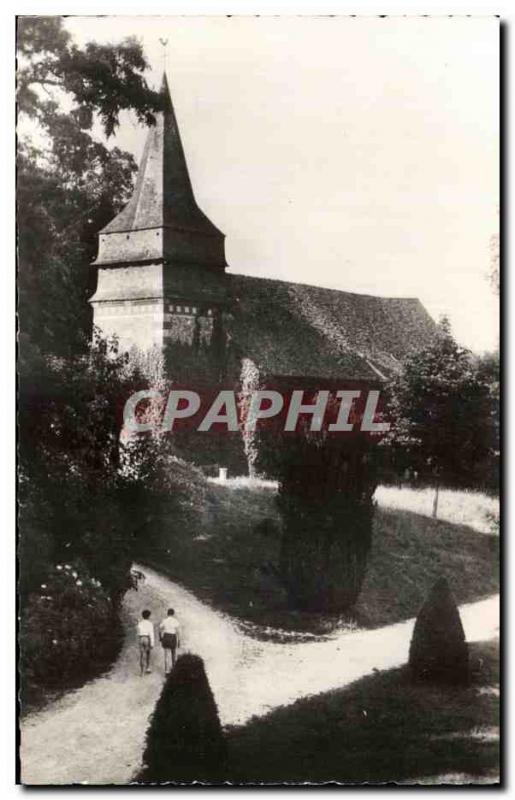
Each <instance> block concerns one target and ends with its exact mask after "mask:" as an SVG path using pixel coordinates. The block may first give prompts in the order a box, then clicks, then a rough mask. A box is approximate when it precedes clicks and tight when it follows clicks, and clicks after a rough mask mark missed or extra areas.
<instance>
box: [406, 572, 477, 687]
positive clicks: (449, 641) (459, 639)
mask: <svg viewBox="0 0 515 800" xmlns="http://www.w3.org/2000/svg"><path fill="white" fill-rule="evenodd" d="M409 669H410V674H411V677H412V679H413V680H414V681H427V682H434V683H447V684H464V683H466V682H467V681H468V674H469V663H468V648H467V643H466V641H465V632H464V630H463V625H462V624H461V618H460V614H459V611H458V608H457V606H456V603H455V601H454V598H453V596H452V593H451V590H450V588H449V584H448V583H447V581H446V579H445V578H440V579H439V580H438V581H437V582H436V583H435V584H434V586H433V588H432V590H431V592H430V594H429V596H428V598H427V600H426V602H425V603H424V605H423V606H422V608H421V610H420V612H419V614H418V617H417V620H416V622H415V628H414V631H413V636H412V639H411V644H410V653H409Z"/></svg>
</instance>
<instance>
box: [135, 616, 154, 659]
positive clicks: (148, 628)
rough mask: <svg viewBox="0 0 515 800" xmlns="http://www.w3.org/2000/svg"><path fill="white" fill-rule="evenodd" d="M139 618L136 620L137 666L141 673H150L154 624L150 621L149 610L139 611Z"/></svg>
mask: <svg viewBox="0 0 515 800" xmlns="http://www.w3.org/2000/svg"><path fill="white" fill-rule="evenodd" d="M141 616H142V617H143V619H141V620H140V621H139V622H138V639H139V666H140V671H141V675H143V672H147V673H150V672H152V670H151V669H150V653H151V650H152V648H153V647H154V626H153V625H152V623H151V622H150V611H148V609H145V611H142V612H141Z"/></svg>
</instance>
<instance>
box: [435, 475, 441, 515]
mask: <svg viewBox="0 0 515 800" xmlns="http://www.w3.org/2000/svg"><path fill="white" fill-rule="evenodd" d="M439 496H440V482H439V481H437V483H436V486H435V496H434V497H433V519H437V517H438V499H439Z"/></svg>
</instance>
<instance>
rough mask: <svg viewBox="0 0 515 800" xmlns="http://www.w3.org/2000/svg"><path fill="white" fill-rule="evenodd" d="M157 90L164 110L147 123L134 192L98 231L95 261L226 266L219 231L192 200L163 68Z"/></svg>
mask: <svg viewBox="0 0 515 800" xmlns="http://www.w3.org/2000/svg"><path fill="white" fill-rule="evenodd" d="M160 91H161V96H162V98H163V110H162V111H160V112H158V113H157V114H156V115H155V117H156V122H155V125H153V126H152V127H150V128H149V131H148V134H147V140H146V143H145V148H144V151H143V156H142V159H141V163H140V167H139V171H138V177H137V181H136V186H135V189H134V193H133V195H132V197H131V199H130V200H129V202H128V203H127V205H126V206H125V207H124V208H123V209H122V211H120V213H119V214H118V215H117V216H116V217H115V218H114V219H113V220H112V221H111V222H110V223H109V224H108V225H106V227H105V228H103V230H102V231H101V232H100V243H99V254H98V259H97V261H96V263H97V264H106V263H124V262H125V263H128V262H132V263H134V261H149V260H155V258H162V259H163V260H164V261H165V262H167V263H168V262H169V263H174V262H177V263H187V262H192V263H199V264H204V265H210V266H218V267H225V257H224V246H223V240H224V236H223V234H222V233H221V232H220V231H219V230H218V228H216V227H215V225H213V223H212V222H210V220H209V219H208V218H207V217H206V215H205V214H204V213H203V212H202V211H201V210H200V208H199V207H198V206H197V203H196V201H195V196H194V194H193V189H192V186H191V181H190V177H189V173H188V167H187V164H186V158H185V155H184V150H183V146H182V142H181V137H180V133H179V127H178V125H177V119H176V116H175V111H174V108H173V104H172V98H171V96H170V90H169V87H168V80H167V77H166V73H165V72H163V78H162V83H161V90H160ZM160 229H162V232H161V235H159V230H160ZM150 231H152V232H153V233H154V235H153V236H152V234H150ZM122 233H123V234H125V236H124V237H123V239H122V238H121V237H120V234H122ZM114 234H116V235H115V236H113V235H114ZM129 243H130V244H129Z"/></svg>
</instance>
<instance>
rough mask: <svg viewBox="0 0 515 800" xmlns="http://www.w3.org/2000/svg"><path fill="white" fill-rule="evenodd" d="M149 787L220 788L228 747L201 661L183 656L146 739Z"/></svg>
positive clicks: (144, 778) (145, 775) (143, 775)
mask: <svg viewBox="0 0 515 800" xmlns="http://www.w3.org/2000/svg"><path fill="white" fill-rule="evenodd" d="M143 764H144V768H143V770H142V773H141V775H140V780H141V781H144V782H145V783H193V782H195V781H199V782H202V783H219V782H221V781H222V780H223V776H224V769H225V765H226V746H225V740H224V736H223V732H222V727H221V725H220V720H219V718H218V709H217V707H216V703H215V700H214V697H213V693H212V691H211V688H210V686H209V681H208V679H207V676H206V672H205V669H204V663H203V661H202V659H201V658H200V657H199V656H195V655H191V654H185V655H181V656H179V658H178V659H177V663H176V665H175V667H174V668H173V670H172V672H171V673H170V675H169V677H168V679H167V681H166V683H165V685H164V687H163V691H162V692H161V696H160V698H159V700H158V702H157V705H156V707H155V710H154V713H153V715H152V718H151V722H150V726H149V728H148V731H147V736H146V747H145V752H144V755H143Z"/></svg>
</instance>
